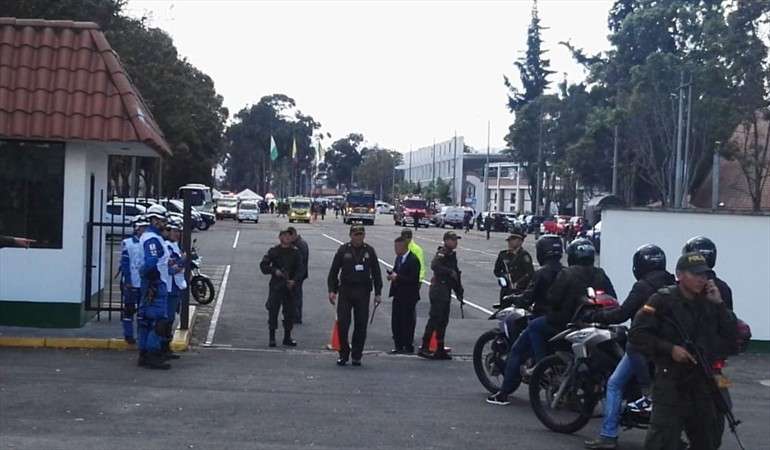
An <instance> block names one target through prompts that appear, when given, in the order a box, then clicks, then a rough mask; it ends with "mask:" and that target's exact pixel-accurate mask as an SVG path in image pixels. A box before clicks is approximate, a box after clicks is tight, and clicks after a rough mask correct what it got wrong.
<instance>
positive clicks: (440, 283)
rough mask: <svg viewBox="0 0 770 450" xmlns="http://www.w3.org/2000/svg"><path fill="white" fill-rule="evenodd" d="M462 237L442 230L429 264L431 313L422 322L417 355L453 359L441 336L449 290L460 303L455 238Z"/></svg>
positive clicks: (446, 312)
mask: <svg viewBox="0 0 770 450" xmlns="http://www.w3.org/2000/svg"><path fill="white" fill-rule="evenodd" d="M459 239H461V238H460V236H458V235H457V234H456V233H455V232H454V231H447V232H446V233H444V245H443V246H441V247H439V248H438V251H437V252H436V256H434V257H433V261H431V263H430V268H431V269H432V270H433V278H432V279H431V284H430V290H429V291H428V296H429V298H430V316H429V318H428V323H427V324H426V325H425V333H424V334H423V336H422V347H421V348H420V351H419V352H418V353H417V355H418V356H420V357H423V358H428V359H452V356H451V355H449V353H448V352H447V351H446V348H445V347H444V337H445V336H446V327H447V325H449V310H450V302H451V301H452V291H454V293H455V295H456V296H457V299H458V300H459V301H460V305H462V304H463V295H464V292H465V291H464V289H463V283H462V272H460V269H459V268H458V266H457V253H455V249H456V248H457V241H458V240H459ZM434 332H435V333H436V341H437V342H438V345H437V346H436V351H435V353H433V354H431V353H430V340H431V337H432V336H433V333H434Z"/></svg>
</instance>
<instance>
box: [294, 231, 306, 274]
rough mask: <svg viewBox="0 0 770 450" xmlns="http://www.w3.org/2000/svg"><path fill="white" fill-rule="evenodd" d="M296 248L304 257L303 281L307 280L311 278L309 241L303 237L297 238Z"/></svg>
mask: <svg viewBox="0 0 770 450" xmlns="http://www.w3.org/2000/svg"><path fill="white" fill-rule="evenodd" d="M294 246H295V247H297V248H298V249H299V253H300V255H302V264H304V265H305V276H304V277H303V278H302V279H303V280H307V277H308V276H310V273H309V272H310V248H308V245H307V241H305V240H304V239H302V236H297V240H296V241H295V242H294Z"/></svg>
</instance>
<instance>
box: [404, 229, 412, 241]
mask: <svg viewBox="0 0 770 450" xmlns="http://www.w3.org/2000/svg"><path fill="white" fill-rule="evenodd" d="M412 236H413V234H412V230H410V229H409V228H404V229H403V230H401V237H402V238H405V239H412Z"/></svg>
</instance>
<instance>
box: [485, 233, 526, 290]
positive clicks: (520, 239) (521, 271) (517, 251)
mask: <svg viewBox="0 0 770 450" xmlns="http://www.w3.org/2000/svg"><path fill="white" fill-rule="evenodd" d="M505 240H506V241H508V249H507V250H503V251H501V252H500V253H499V254H498V255H497V261H495V269H494V273H495V276H496V277H498V278H500V277H504V278H505V279H506V282H507V285H506V286H505V287H502V288H500V301H502V300H503V297H505V296H506V295H508V294H513V293H514V291H518V292H521V291H522V290H524V289H526V288H527V285H528V284H529V280H531V279H532V274H534V273H535V268H534V267H533V266H532V256H530V254H529V252H528V251H526V250H524V248H523V247H522V244H523V243H524V234H523V233H521V232H520V231H518V230H514V232H513V233H511V234H510V236H508V237H507V238H506V239H505Z"/></svg>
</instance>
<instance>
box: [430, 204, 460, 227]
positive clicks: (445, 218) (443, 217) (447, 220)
mask: <svg viewBox="0 0 770 450" xmlns="http://www.w3.org/2000/svg"><path fill="white" fill-rule="evenodd" d="M463 217H465V208H463V207H460V206H443V207H441V209H440V210H439V212H437V213H436V214H435V215H434V216H433V221H434V222H435V224H436V226H437V227H439V228H444V227H447V226H450V227H452V228H462V226H463Z"/></svg>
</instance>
